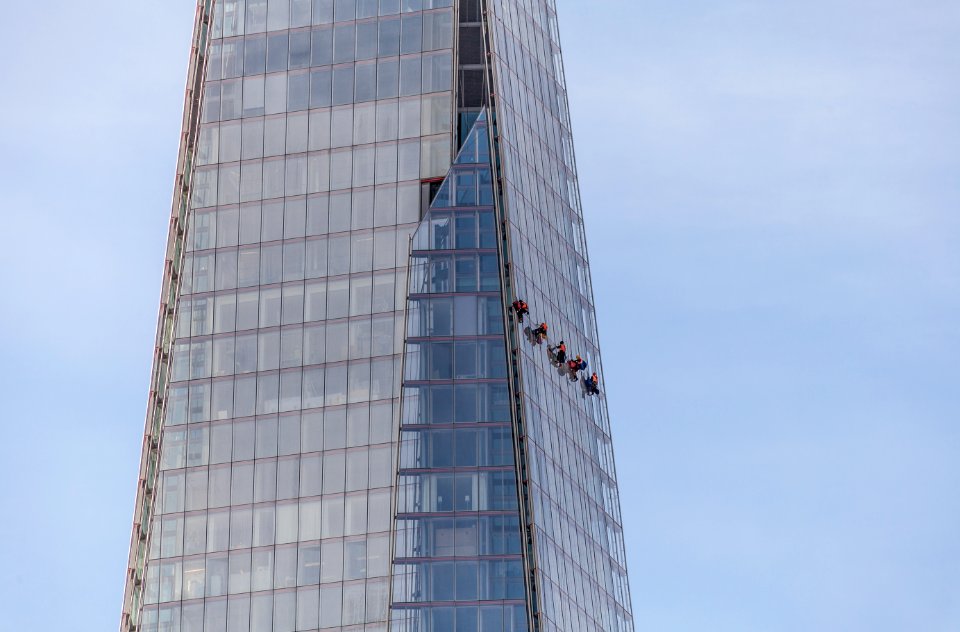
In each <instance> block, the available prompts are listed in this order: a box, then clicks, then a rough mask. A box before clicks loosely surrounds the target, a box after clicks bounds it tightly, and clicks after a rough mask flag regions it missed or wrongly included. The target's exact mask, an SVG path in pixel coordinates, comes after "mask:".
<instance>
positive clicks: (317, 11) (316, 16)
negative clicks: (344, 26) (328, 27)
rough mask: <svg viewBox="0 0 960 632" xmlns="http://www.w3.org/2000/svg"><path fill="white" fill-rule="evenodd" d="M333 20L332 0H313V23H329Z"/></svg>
mask: <svg viewBox="0 0 960 632" xmlns="http://www.w3.org/2000/svg"><path fill="white" fill-rule="evenodd" d="M331 22H333V0H313V23H314V24H330V23H331Z"/></svg>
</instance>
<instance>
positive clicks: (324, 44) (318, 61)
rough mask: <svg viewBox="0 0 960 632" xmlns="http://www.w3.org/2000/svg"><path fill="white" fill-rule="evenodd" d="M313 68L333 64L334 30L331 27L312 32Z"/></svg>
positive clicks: (311, 56)
mask: <svg viewBox="0 0 960 632" xmlns="http://www.w3.org/2000/svg"><path fill="white" fill-rule="evenodd" d="M310 37H311V39H312V43H311V51H310V65H311V66H327V65H329V64H332V63H333V29H331V28H330V27H325V28H320V29H316V30H314V31H313V32H311V34H310Z"/></svg>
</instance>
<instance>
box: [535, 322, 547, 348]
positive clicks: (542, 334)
mask: <svg viewBox="0 0 960 632" xmlns="http://www.w3.org/2000/svg"><path fill="white" fill-rule="evenodd" d="M547 329H549V327H547V323H540V326H539V327H537V328H536V329H534V330H533V338H534V339H535V340H536V341H537V344H540V343H541V342H543V341H544V339H545V338H546V337H547Z"/></svg>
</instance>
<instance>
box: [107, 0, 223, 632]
mask: <svg viewBox="0 0 960 632" xmlns="http://www.w3.org/2000/svg"><path fill="white" fill-rule="evenodd" d="M214 2H215V0H198V1H197V8H196V16H195V18H194V30H193V37H192V39H191V48H190V57H189V61H188V65H187V81H186V89H185V95H184V105H183V122H182V125H181V133H180V147H179V150H178V152H177V168H176V175H175V179H174V188H173V201H172V204H171V212H170V224H169V228H168V233H167V245H166V254H165V259H164V268H163V277H162V281H161V289H160V310H159V314H158V317H157V334H156V338H155V341H154V350H153V363H152V368H151V372H150V391H149V394H148V396H147V411H146V420H145V422H144V433H143V445H142V448H141V455H140V468H139V476H138V480H137V497H136V502H135V505H134V512H133V528H132V534H131V538H130V553H129V557H128V558H127V573H126V581H125V584H124V591H123V604H122V608H121V615H120V631H121V632H135V631H136V630H139V628H140V610H141V607H142V605H143V599H142V596H143V580H144V573H145V569H146V563H147V553H148V551H149V547H150V531H151V530H150V521H151V520H152V518H153V517H152V513H153V505H154V500H155V497H154V494H155V492H156V489H157V479H158V476H159V459H160V446H161V443H162V439H163V417H164V412H165V410H166V399H167V387H168V376H169V368H170V359H171V356H172V353H171V351H172V346H173V327H174V323H175V322H176V317H177V306H178V298H179V294H180V282H181V276H180V275H181V271H182V267H183V261H184V251H185V248H184V239H185V237H186V232H187V221H188V213H189V202H190V190H191V185H192V177H193V162H194V157H195V154H196V150H197V138H198V134H199V128H200V109H201V105H202V102H203V77H204V69H205V65H206V60H207V49H208V46H209V43H210V29H211V27H212V24H213V6H214Z"/></svg>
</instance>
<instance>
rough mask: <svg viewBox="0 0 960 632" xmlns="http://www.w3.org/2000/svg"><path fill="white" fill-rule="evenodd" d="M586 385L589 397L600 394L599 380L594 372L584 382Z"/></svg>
mask: <svg viewBox="0 0 960 632" xmlns="http://www.w3.org/2000/svg"><path fill="white" fill-rule="evenodd" d="M585 382H586V385H587V393H589V394H590V395H599V394H600V378H599V377H597V373H596V371H594V373H593V375H591V376H590V377H589V378H588V379H587V380H585Z"/></svg>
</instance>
